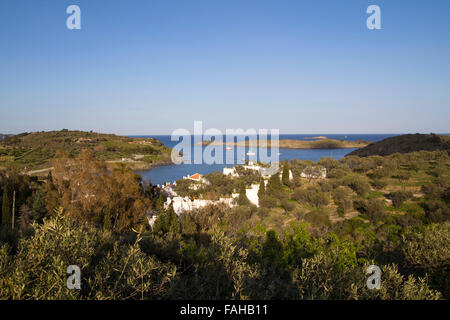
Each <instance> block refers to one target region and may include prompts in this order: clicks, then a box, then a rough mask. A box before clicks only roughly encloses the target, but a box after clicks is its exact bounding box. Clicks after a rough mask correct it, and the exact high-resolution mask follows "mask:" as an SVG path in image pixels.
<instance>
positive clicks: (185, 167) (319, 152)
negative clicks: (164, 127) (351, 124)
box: [135, 134, 395, 185]
mask: <svg viewBox="0 0 450 320" xmlns="http://www.w3.org/2000/svg"><path fill="white" fill-rule="evenodd" d="M315 136H326V137H328V138H330V139H337V140H348V141H355V140H359V139H360V140H368V141H372V142H376V141H380V140H383V139H385V138H388V137H392V136H395V134H348V135H345V134H313V135H307V134H291V135H281V134H280V139H292V140H309V139H305V138H308V137H309V138H310V137H315ZM135 137H139V138H156V139H158V140H160V141H161V142H162V143H164V145H166V146H168V147H171V148H174V147H175V146H176V145H177V144H178V141H171V137H170V136H169V135H164V136H162V135H159V136H158V135H156V136H135ZM225 147H226V146H223V148H225ZM204 148H205V147H203V146H193V147H192V150H191V154H192V155H194V152H195V151H196V150H198V151H200V150H201V151H203V150H204ZM241 149H246V148H234V147H233V150H231V151H229V150H223V155H224V157H225V156H226V154H227V153H230V154H234V159H235V163H242V160H243V159H238V158H237V155H238V150H241ZM353 150H355V149H311V150H305V149H280V150H279V152H280V155H279V158H280V160H290V159H299V160H313V161H317V160H319V159H320V158H323V157H332V158H335V159H340V158H343V157H344V156H345V155H346V154H348V153H350V152H351V151H353ZM255 151H259V150H255ZM246 152H247V150H244V154H246ZM269 155H270V153H269ZM258 156H259V152H256V156H245V158H246V159H250V160H257V159H259V157H258ZM224 167H232V165H225V164H212V165H208V164H193V163H183V164H180V165H175V164H173V165H170V166H162V167H158V168H156V169H153V170H147V171H136V173H139V174H140V175H141V176H142V178H143V179H144V180H145V181H150V182H151V183H152V184H154V185H155V184H163V183H164V182H167V181H170V182H173V181H175V180H178V179H181V178H182V177H183V176H186V175H191V174H194V173H201V174H208V173H211V172H213V171H216V170H220V171H222V169H223V168H224Z"/></svg>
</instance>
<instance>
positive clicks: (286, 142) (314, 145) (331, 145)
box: [197, 139, 371, 149]
mask: <svg viewBox="0 0 450 320" xmlns="http://www.w3.org/2000/svg"><path fill="white" fill-rule="evenodd" d="M370 143H371V142H370V141H363V140H355V141H347V140H335V139H320V140H314V141H303V140H292V139H281V140H279V144H278V147H279V148H280V149H349V148H363V147H366V146H368V145H369V144H370ZM197 145H203V146H207V145H211V146H221V145H227V146H234V147H257V146H259V147H262V148H264V147H268V148H270V147H271V141H270V140H249V141H240V142H222V141H202V142H199V143H197Z"/></svg>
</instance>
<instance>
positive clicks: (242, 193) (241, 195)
mask: <svg viewBox="0 0 450 320" xmlns="http://www.w3.org/2000/svg"><path fill="white" fill-rule="evenodd" d="M249 203H250V200H248V198H247V194H246V191H245V184H242V185H241V189H240V190H239V198H238V204H239V205H241V206H245V205H247V204H249Z"/></svg>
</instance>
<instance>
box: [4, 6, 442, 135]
mask: <svg viewBox="0 0 450 320" xmlns="http://www.w3.org/2000/svg"><path fill="white" fill-rule="evenodd" d="M71 4H77V5H79V6H80V8H81V27H82V28H81V30H68V29H67V28H66V19H67V17H68V14H66V8H67V7H68V6H69V5H71ZM370 4H376V5H378V6H380V8H381V26H382V30H368V29H367V28H366V19H367V17H368V14H366V8H367V7H368V6H369V5H370ZM0 41H1V42H0V132H1V133H18V132H23V131H37V130H55V129H57V130H59V129H62V128H68V129H80V130H94V131H98V132H108V133H117V134H129V135H133V134H170V133H171V132H172V130H174V129H176V128H186V129H188V130H192V129H193V121H194V120H203V123H204V127H205V128H219V129H221V130H224V129H226V128H245V129H246V128H256V129H258V128H267V129H271V128H278V129H280V130H281V133H406V132H411V133H415V132H441V133H443V132H447V133H448V132H450V125H449V124H450V1H446V0H442V1H438V0H435V1H422V0H421V1H406V0H405V1H402V0H395V1H379V0H373V1H363V0H358V1H357V0H354V1H352V0H343V1H331V0H330V1H321V0H316V1H312V0H311V1H300V0H295V1H287V0H272V1H266V0H239V1H234V0H226V1H225V0H148V1H140V0H130V1H124V0H115V1H106V0H89V1H88V0H83V1H80V0H68V1H66V0H39V1H37V0H34V1H33V0H29V1H24V0H1V1H0Z"/></svg>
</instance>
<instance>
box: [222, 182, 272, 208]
mask: <svg viewBox="0 0 450 320" xmlns="http://www.w3.org/2000/svg"><path fill="white" fill-rule="evenodd" d="M265 184H267V182H265ZM258 191H259V184H252V185H251V186H250V188H246V189H245V195H246V196H247V198H248V200H249V201H250V202H251V203H252V204H254V205H255V206H257V207H259V197H258ZM231 196H232V197H233V199H236V198H238V197H239V193H233V194H232V195H231Z"/></svg>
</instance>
